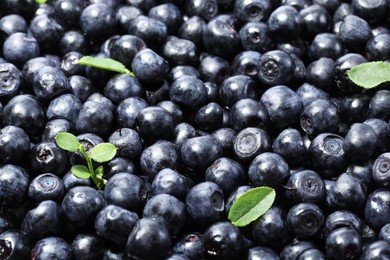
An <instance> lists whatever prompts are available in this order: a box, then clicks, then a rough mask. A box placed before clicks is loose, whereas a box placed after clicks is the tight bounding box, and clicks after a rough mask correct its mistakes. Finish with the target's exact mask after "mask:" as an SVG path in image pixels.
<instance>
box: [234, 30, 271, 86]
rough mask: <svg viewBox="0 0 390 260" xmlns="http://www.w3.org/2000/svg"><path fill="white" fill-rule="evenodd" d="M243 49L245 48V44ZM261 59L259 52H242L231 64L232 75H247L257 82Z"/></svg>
mask: <svg viewBox="0 0 390 260" xmlns="http://www.w3.org/2000/svg"><path fill="white" fill-rule="evenodd" d="M240 33H241V32H240ZM241 41H243V39H242V40H241ZM243 48H245V44H244V43H243ZM266 51H268V49H267V50H266ZM260 57H261V53H260V52H257V51H243V52H240V53H239V54H237V55H236V57H234V59H233V60H232V62H231V73H232V75H247V76H249V77H251V78H252V79H253V80H257V71H258V70H259V69H260V63H259V61H260Z"/></svg>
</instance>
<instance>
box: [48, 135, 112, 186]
mask: <svg viewBox="0 0 390 260" xmlns="http://www.w3.org/2000/svg"><path fill="white" fill-rule="evenodd" d="M55 141H56V144H57V145H58V146H59V147H60V148H61V149H63V150H66V151H69V152H72V153H75V152H77V151H80V153H81V154H82V155H83V156H84V158H85V160H86V162H87V166H85V165H81V164H78V165H73V166H72V168H71V172H72V173H73V175H74V176H76V177H77V178H80V179H89V178H91V179H92V181H93V182H94V183H95V185H96V187H97V188H98V189H101V188H102V187H103V186H104V185H105V184H106V182H107V180H105V179H104V178H103V174H104V169H103V166H99V167H97V168H96V169H93V164H92V162H93V161H95V162H98V163H103V162H108V161H110V160H111V159H112V158H114V156H115V154H116V151H117V148H116V147H115V146H114V145H113V144H110V143H100V144H97V145H96V146H94V147H93V148H92V150H91V152H90V153H89V154H87V152H86V151H85V147H84V145H83V144H81V143H80V142H79V140H78V139H77V137H76V136H74V135H73V134H71V133H67V132H63V133H59V134H57V135H56V137H55Z"/></svg>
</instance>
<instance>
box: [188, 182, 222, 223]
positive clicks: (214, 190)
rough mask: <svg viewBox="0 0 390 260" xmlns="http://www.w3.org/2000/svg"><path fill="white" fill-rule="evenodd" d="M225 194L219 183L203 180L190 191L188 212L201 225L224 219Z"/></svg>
mask: <svg viewBox="0 0 390 260" xmlns="http://www.w3.org/2000/svg"><path fill="white" fill-rule="evenodd" d="M224 205H225V204H224V194H223V191H222V189H221V187H219V186H218V185H217V184H215V183H213V182H201V183H199V184H197V185H195V186H194V187H192V188H191V190H190V191H189V192H188V194H187V197H186V206H187V214H188V216H189V217H190V219H191V220H193V221H194V222H195V223H197V224H199V225H201V226H207V225H210V224H212V223H215V222H217V221H219V220H221V219H222V217H223V215H224V209H225V206H224Z"/></svg>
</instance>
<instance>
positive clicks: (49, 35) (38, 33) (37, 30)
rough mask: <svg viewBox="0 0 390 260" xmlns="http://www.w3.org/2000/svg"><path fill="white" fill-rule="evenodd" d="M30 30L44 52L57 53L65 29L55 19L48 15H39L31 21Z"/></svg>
mask: <svg viewBox="0 0 390 260" xmlns="http://www.w3.org/2000/svg"><path fill="white" fill-rule="evenodd" d="M29 29H30V31H31V33H32V35H33V36H34V37H35V39H36V40H37V42H38V43H39V47H40V49H41V51H42V52H49V51H54V52H55V51H57V49H56V48H57V47H58V44H59V42H60V39H61V37H62V35H63V33H64V28H63V27H62V26H61V25H60V24H59V23H58V22H57V21H56V20H55V19H54V18H52V17H50V16H49V15H47V14H40V15H37V16H35V17H34V18H33V19H32V20H31V21H30V26H29Z"/></svg>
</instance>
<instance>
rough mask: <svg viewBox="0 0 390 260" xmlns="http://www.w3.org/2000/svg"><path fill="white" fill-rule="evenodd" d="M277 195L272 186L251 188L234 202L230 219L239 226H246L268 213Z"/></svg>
mask: <svg viewBox="0 0 390 260" xmlns="http://www.w3.org/2000/svg"><path fill="white" fill-rule="evenodd" d="M275 197H276V192H275V190H274V189H272V188H270V187H266V186H262V187H257V188H253V189H250V190H248V191H247V192H245V193H244V194H242V195H241V196H239V197H238V198H237V199H236V200H235V201H234V202H233V204H232V207H231V208H230V211H229V215H228V219H229V220H230V222H231V223H232V224H233V225H235V226H237V227H243V226H246V225H248V224H249V223H251V222H252V221H255V220H256V219H258V218H259V217H261V216H262V215H263V214H264V213H266V212H267V211H268V210H269V209H270V208H271V206H272V204H273V203H274V201H275Z"/></svg>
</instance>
